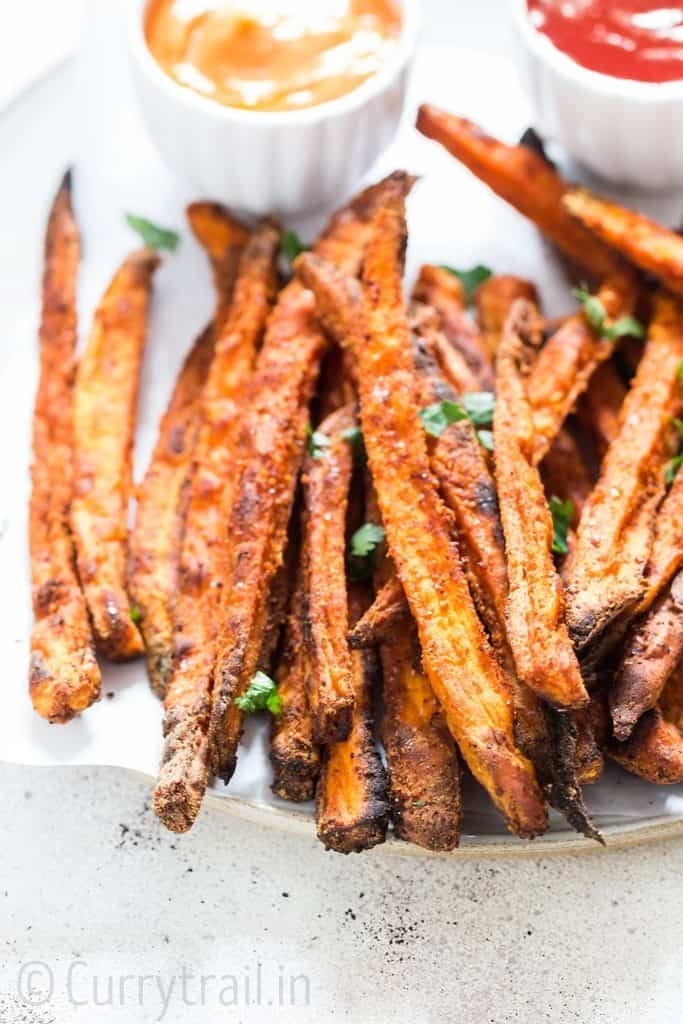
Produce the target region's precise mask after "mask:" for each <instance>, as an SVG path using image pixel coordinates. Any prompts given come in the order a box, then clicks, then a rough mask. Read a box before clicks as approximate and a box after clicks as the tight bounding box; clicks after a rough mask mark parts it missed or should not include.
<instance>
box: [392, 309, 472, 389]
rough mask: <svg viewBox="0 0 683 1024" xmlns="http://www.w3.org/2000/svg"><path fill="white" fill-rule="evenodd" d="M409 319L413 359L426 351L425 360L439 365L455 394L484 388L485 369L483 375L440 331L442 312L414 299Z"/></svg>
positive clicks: (440, 373) (441, 373)
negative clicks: (479, 373)
mask: <svg viewBox="0 0 683 1024" xmlns="http://www.w3.org/2000/svg"><path fill="white" fill-rule="evenodd" d="M408 321H409V324H410V331H411V334H412V338H413V354H414V358H415V359H416V360H418V359H419V357H420V356H421V354H422V353H424V357H425V360H426V361H427V362H430V363H434V364H436V366H437V367H438V369H439V377H441V376H443V377H445V379H446V381H447V383H448V386H449V388H450V389H451V390H452V391H454V392H455V393H456V394H458V395H459V394H462V393H463V392H466V391H479V390H480V388H481V387H482V384H481V381H482V380H484V381H487V380H489V377H488V373H487V372H484V374H483V377H479V376H477V374H476V373H475V372H474V371H473V370H472V369H471V367H470V366H469V365H468V363H467V362H466V361H465V359H464V357H463V356H462V355H461V354H460V352H459V351H458V349H457V348H454V347H453V346H452V345H451V344H450V342H449V341H448V340H447V338H446V336H445V334H444V333H443V331H442V330H441V326H440V320H439V315H438V313H437V312H436V310H435V309H433V307H432V306H425V305H423V304H422V303H421V302H416V301H413V302H411V304H410V308H409V311H408ZM482 351H483V350H482ZM482 358H483V356H482Z"/></svg>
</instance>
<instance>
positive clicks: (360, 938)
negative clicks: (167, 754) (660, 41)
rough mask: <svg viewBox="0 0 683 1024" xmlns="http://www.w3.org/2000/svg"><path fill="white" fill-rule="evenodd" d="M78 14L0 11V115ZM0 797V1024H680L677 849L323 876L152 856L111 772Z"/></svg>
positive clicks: (216, 832)
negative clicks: (275, 1023) (392, 1023)
mask: <svg viewBox="0 0 683 1024" xmlns="http://www.w3.org/2000/svg"><path fill="white" fill-rule="evenodd" d="M87 2H89V3H96V2H97V0H87ZM505 6H506V4H505V0H461V2H460V3H457V2H453V0H424V8H425V36H426V38H427V39H429V40H430V41H432V42H442V43H449V42H453V43H455V42H457V43H458V44H459V45H472V46H478V47H480V48H484V49H489V50H491V51H494V52H498V53H500V52H504V51H505V50H506V48H507V47H508V46H509V39H510V36H509V28H508V25H507V20H506V14H505ZM81 8H82V0H58V2H57V0H22V3H21V4H17V3H16V2H14V0H12V2H10V0H0V10H1V11H2V14H3V32H2V33H1V34H0V104H2V103H3V102H4V101H6V100H7V99H8V98H10V97H11V96H12V95H13V94H14V93H15V92H16V91H17V90H19V89H20V88H21V87H22V85H24V84H26V83H27V82H28V81H29V80H30V79H31V77H32V76H33V75H35V74H36V72H38V71H39V70H40V68H41V67H45V66H48V65H49V63H50V62H51V61H52V60H54V59H55V58H56V57H57V56H58V55H59V54H60V53H62V52H65V51H66V50H68V48H69V47H70V46H72V45H73V44H74V41H75V39H76V38H77V33H78V23H79V14H80V10H81ZM11 683H12V681H11V680H5V681H4V685H10V684H11ZM0 791H1V792H2V805H3V813H2V816H1V817H0V908H1V909H0V1024H20V1022H22V1024H71V1022H78V1024H81V1022H92V1021H98V1022H99V1021H103V1022H109V1021H115V1022H125V1024H137V1022H143V1021H154V1020H163V1021H169V1022H183V1024H195V1022H204V1021H207V1022H208V1021H210V1022H211V1024H214V1022H218V1021H230V1022H240V1021H243V1022H245V1024H250V1022H266V1021H267V1022H270V1021H272V1020H273V1019H274V1014H275V1013H277V1016H278V1019H280V1020H283V1021H285V1022H290V1021H291V1022H292V1024H298V1022H301V1024H308V1022H316V1024H318V1022H322V1021H327V1020H330V1021H337V1020H339V1021H348V1022H351V1024H375V1022H377V1024H380V1022H381V1024H385V1022H386V1021H388V1020H389V1019H396V1020H399V1021H411V1022H416V1024H423V1022H424V1024H431V1022H440V1021H442V1020H450V1021H452V1022H453V1024H504V1022H513V1021H520V1022H524V1024H536V1022H541V1021H551V1022H553V1024H566V1022H570V1021H579V1022H591V1024H601V1022H606V1024H616V1022H618V1024H622V1022H631V1021H633V1022H638V1024H668V1022H676V1021H679V1020H680V1019H681V1010H680V1003H681V998H682V996H683V983H682V981H681V970H680V953H679V943H680V935H681V930H682V928H683V901H682V900H681V891H682V889H683V841H670V842H667V843H663V844H659V845H655V846H649V847H640V848H636V849H631V850H624V851H606V852H604V851H600V850H596V851H595V852H594V853H591V854H587V855H581V856H574V857H553V858H547V859H540V858H539V859H528V860H523V861H506V860H500V861H496V862H491V861H487V862H485V863H481V864H477V863H474V862H470V861H458V860H453V861H449V862H445V861H442V860H440V861H420V860H413V859H405V860H404V859H400V858H397V857H393V856H387V855H386V853H384V852H383V851H381V850H377V851H373V852H372V853H370V854H364V855H363V856H361V857H351V858H341V857H338V856H336V855H334V854H326V853H324V852H323V851H322V849H321V848H320V847H319V846H318V845H317V844H316V843H314V842H313V841H306V840H302V839H299V838H294V837H290V836H286V835H281V834H278V833H276V832H272V831H267V830H265V829H262V828H260V827H256V826H253V825H248V824H245V823H240V822H237V821H235V820H234V819H232V818H230V817H228V816H227V815H224V814H221V813H218V812H210V813H204V814H203V815H202V816H201V818H200V821H199V823H198V825H197V827H196V829H195V830H194V831H193V833H192V834H191V835H189V836H185V837H181V838H178V837H173V836H170V835H169V834H167V833H166V832H165V831H164V830H163V829H162V828H161V827H160V826H159V825H158V824H157V822H156V820H155V818H154V816H153V815H152V813H151V811H150V809H149V792H148V786H147V784H146V783H145V782H142V781H140V780H139V779H137V778H135V777H134V776H130V775H128V774H126V773H124V772H114V771H112V770H107V769H97V770H88V769H61V770H55V769H27V768H18V767H13V766H2V765H0ZM202 976H203V977H204V981H203V994H202ZM259 979H260V986H259ZM280 979H282V986H283V987H282V992H283V993H284V998H283V1000H280V999H279V996H278V991H279V989H278V984H279V980H280ZM247 988H248V991H247ZM290 992H293V998H292V996H291V995H290ZM273 996H274V1003H275V1006H273V1005H270V1006H269V1005H268V1000H269V999H270V998H273ZM279 1002H280V1003H281V1004H282V1005H278V1003H279ZM293 1004H294V1005H293Z"/></svg>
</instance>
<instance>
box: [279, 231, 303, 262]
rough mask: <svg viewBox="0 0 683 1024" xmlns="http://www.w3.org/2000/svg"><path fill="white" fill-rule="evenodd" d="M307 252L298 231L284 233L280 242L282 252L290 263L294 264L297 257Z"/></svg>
mask: <svg viewBox="0 0 683 1024" xmlns="http://www.w3.org/2000/svg"><path fill="white" fill-rule="evenodd" d="M305 251H306V246H305V245H304V243H303V242H302V241H301V239H300V238H299V236H298V235H297V233H296V231H292V230H291V228H290V229H288V230H287V231H283V233H282V239H281V241H280V252H281V253H282V255H283V256H284V258H285V259H286V260H287V261H288V262H289V263H293V262H294V260H295V259H296V258H297V256H300V255H301V253H302V252H305Z"/></svg>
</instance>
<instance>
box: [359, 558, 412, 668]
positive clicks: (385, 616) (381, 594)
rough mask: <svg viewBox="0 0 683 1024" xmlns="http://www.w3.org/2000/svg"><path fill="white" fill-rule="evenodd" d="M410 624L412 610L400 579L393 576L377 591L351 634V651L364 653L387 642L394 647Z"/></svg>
mask: <svg viewBox="0 0 683 1024" xmlns="http://www.w3.org/2000/svg"><path fill="white" fill-rule="evenodd" d="M409 621H411V616H410V608H409V607H408V602H407V601H406V597H405V594H404V593H403V587H402V586H401V583H400V580H399V579H398V577H397V576H395V575H393V574H392V575H390V576H389V578H388V579H387V582H386V583H385V584H383V586H381V587H380V589H379V590H378V591H377V595H376V597H375V600H374V601H373V602H372V604H371V605H370V607H369V608H368V610H367V611H366V613H365V614H364V615H362V616H361V617H360V619H359V620H358V622H357V623H356V625H355V626H354V627H353V629H352V630H351V631H350V632H349V635H348V641H349V647H350V648H351V649H352V650H363V649H364V648H367V647H377V646H378V645H379V644H380V643H382V642H384V641H386V642H387V643H390V642H392V641H393V639H394V637H395V635H396V631H397V630H399V629H400V628H401V626H403V625H405V624H406V623H407V622H409Z"/></svg>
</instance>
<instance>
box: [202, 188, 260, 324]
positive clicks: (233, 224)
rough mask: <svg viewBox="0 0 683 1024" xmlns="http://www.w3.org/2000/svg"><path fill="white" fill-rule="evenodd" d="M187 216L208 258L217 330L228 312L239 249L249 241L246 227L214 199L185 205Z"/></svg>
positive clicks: (238, 262) (235, 276) (240, 255)
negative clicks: (216, 299) (215, 304)
mask: <svg viewBox="0 0 683 1024" xmlns="http://www.w3.org/2000/svg"><path fill="white" fill-rule="evenodd" d="M187 219H188V220H189V222H190V226H191V228H192V230H193V232H194V234H195V237H196V239H197V241H198V242H199V243H200V245H201V246H202V248H203V249H204V250H205V252H206V253H207V255H208V257H209V260H210V261H211V268H212V270H213V278H214V286H215V289H216V295H217V296H218V307H217V309H216V312H215V314H214V323H215V326H216V329H217V330H219V331H220V329H221V328H222V326H223V322H224V321H225V318H226V317H227V315H228V313H229V312H230V305H231V303H232V295H233V289H234V287H235V280H236V279H237V271H238V269H239V264H240V259H241V258H242V250H243V249H244V247H245V245H246V244H247V242H248V241H249V231H248V229H247V228H246V227H245V226H244V224H241V223H240V222H239V221H238V220H236V218H235V217H233V215H232V214H231V213H230V211H229V210H226V208H225V207H224V206H220V205H219V204H218V203H211V202H198V203H191V204H190V205H189V206H188V208H187Z"/></svg>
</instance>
